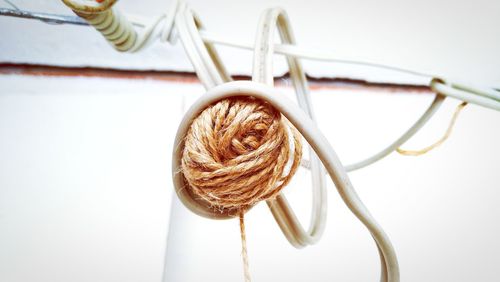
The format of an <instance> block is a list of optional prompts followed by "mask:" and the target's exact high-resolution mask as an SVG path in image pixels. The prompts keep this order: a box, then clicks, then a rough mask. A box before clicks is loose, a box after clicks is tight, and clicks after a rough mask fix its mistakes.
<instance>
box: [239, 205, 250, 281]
mask: <svg viewBox="0 0 500 282" xmlns="http://www.w3.org/2000/svg"><path fill="white" fill-rule="evenodd" d="M240 234H241V257H242V258H243V272H244V275H245V282H251V281H252V279H251V278H250V267H249V264H248V250H247V236H246V232H245V211H244V210H241V211H240Z"/></svg>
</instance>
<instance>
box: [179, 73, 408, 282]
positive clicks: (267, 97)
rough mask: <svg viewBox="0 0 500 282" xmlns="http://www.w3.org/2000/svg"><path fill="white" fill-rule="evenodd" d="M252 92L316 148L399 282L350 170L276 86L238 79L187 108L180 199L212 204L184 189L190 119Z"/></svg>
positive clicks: (388, 276)
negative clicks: (352, 182) (349, 173)
mask: <svg viewBox="0 0 500 282" xmlns="http://www.w3.org/2000/svg"><path fill="white" fill-rule="evenodd" d="M245 96H252V97H255V98H257V99H261V100H264V101H266V102H268V103H270V104H271V105H273V106H274V107H275V108H276V109H278V110H279V111H280V112H281V113H282V114H283V115H284V116H285V117H286V118H287V119H288V120H289V121H290V122H291V123H292V124H293V125H294V126H295V128H297V130H298V131H299V132H300V133H301V134H302V136H303V137H304V138H305V140H306V141H307V142H308V143H309V145H310V146H311V147H312V149H313V150H314V151H315V152H316V154H317V155H318V157H319V159H320V160H321V162H322V164H323V165H324V167H325V168H326V170H327V172H328V174H329V175H330V178H331V179H332V181H333V182H334V184H335V186H336V188H337V191H338V192H339V194H340V196H341V198H342V200H343V201H344V203H345V204H346V205H347V207H348V208H349V209H350V210H351V212H352V213H353V214H354V215H355V216H356V217H357V218H358V219H359V220H360V221H361V222H362V223H363V224H364V225H365V227H366V228H367V229H368V230H369V231H370V233H371V235H372V237H373V238H374V240H375V242H376V244H377V247H378V250H379V253H380V257H381V265H382V275H381V279H382V281H387V282H398V281H400V276H399V265H398V260H397V256H396V253H395V251H394V248H393V246H392V244H391V242H390V239H389V237H388V236H387V235H386V233H385V232H384V230H383V229H382V227H381V226H380V225H379V224H378V223H377V222H376V220H375V219H374V218H373V216H372V215H371V214H370V212H369V211H368V209H367V208H366V207H365V205H364V204H363V202H362V201H361V199H360V198H359V197H358V195H357V193H356V191H355V189H354V187H353V186H352V184H351V182H350V180H349V176H348V175H347V171H346V170H345V168H344V166H343V165H342V164H341V162H340V160H339V159H338V157H337V154H336V153H335V151H334V150H333V148H332V146H331V145H330V143H329V142H328V140H327V139H326V138H325V136H324V135H323V134H322V133H321V131H320V130H319V129H318V127H317V126H316V124H315V123H314V121H313V120H311V118H309V117H308V116H307V114H306V113H305V112H304V111H303V110H301V109H300V108H299V107H298V106H296V105H295V104H294V103H293V102H291V101H290V100H288V99H287V98H285V97H283V96H282V94H280V93H279V92H278V91H277V90H276V89H274V88H272V87H270V86H268V85H265V84H262V83H258V82H249V81H235V82H228V83H225V84H222V85H218V86H216V87H213V88H211V89H209V90H208V91H207V93H206V94H205V95H202V96H201V97H200V98H199V99H198V100H197V101H196V102H195V103H194V104H193V105H192V106H191V108H190V109H189V110H188V111H187V113H186V115H185V116H184V118H183V120H182V122H181V124H180V126H179V129H178V131H177V134H176V137H175V143H174V152H173V157H172V177H173V180H174V186H175V189H176V192H177V195H178V196H179V198H180V200H181V201H182V202H183V203H184V205H185V206H186V207H188V208H189V209H191V210H192V211H194V212H195V213H198V214H202V215H205V216H207V215H208V214H207V211H208V210H209V207H208V206H206V205H204V203H203V201H202V200H201V199H196V198H193V197H192V195H190V194H189V192H188V191H187V190H186V189H184V187H185V185H186V184H185V183H184V179H183V177H182V173H180V167H181V163H180V160H181V155H182V148H183V142H184V136H185V135H186V133H187V131H188V129H189V125H190V124H191V121H192V120H193V119H194V118H195V117H197V116H198V115H199V114H200V113H201V112H202V111H203V110H204V109H205V108H206V107H207V106H209V105H212V104H213V103H215V102H217V101H220V100H223V99H226V98H230V97H245Z"/></svg>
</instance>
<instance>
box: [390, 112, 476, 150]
mask: <svg viewBox="0 0 500 282" xmlns="http://www.w3.org/2000/svg"><path fill="white" fill-rule="evenodd" d="M465 106H467V102H462V103H460V104H459V105H458V106H457V108H456V109H455V112H454V113H453V117H452V118H451V120H450V124H449V125H448V128H447V129H446V132H445V133H444V135H443V136H442V137H441V138H440V139H439V140H438V141H436V142H434V143H433V144H431V145H429V146H427V147H424V148H422V149H420V150H405V149H401V148H397V149H396V151H397V152H398V153H399V154H401V155H403V156H421V155H423V154H425V153H427V152H429V151H431V150H433V149H435V148H436V147H438V146H440V145H441V144H443V143H444V142H445V141H446V140H447V139H448V138H449V137H450V135H451V132H452V131H453V127H454V126H455V123H456V121H457V118H458V115H459V114H460V112H461V111H462V109H463V108H465Z"/></svg>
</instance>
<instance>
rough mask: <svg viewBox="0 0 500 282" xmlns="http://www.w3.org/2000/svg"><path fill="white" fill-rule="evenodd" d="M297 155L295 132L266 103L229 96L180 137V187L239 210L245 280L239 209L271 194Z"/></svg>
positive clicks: (298, 139) (293, 169)
mask: <svg viewBox="0 0 500 282" xmlns="http://www.w3.org/2000/svg"><path fill="white" fill-rule="evenodd" d="M301 159H302V145H301V136H300V134H299V133H298V131H297V130H296V129H295V128H294V127H293V126H291V125H290V123H289V122H288V121H287V120H286V119H285V118H284V117H283V116H282V115H281V113H280V112H279V111H278V110H277V109H275V108H274V107H272V106H271V105H270V104H268V103H266V102H264V101H261V100H258V99H255V98H252V97H247V98H230V99H225V100H222V101H219V102H217V103H216V104H214V105H211V106H209V107H208V108H206V109H205V110H204V111H203V112H201V114H200V115H199V116H198V117H197V118H195V119H194V120H193V122H192V124H191V126H190V128H189V130H188V133H187V134H186V136H185V139H184V149H183V152H182V159H181V169H182V173H183V175H184V178H185V180H186V183H187V184H188V185H187V186H188V187H186V189H189V190H190V192H191V193H192V194H193V195H194V196H196V197H199V198H201V199H203V200H205V201H206V202H208V203H209V204H210V205H211V206H212V207H213V208H214V209H216V210H232V211H234V212H235V213H238V214H239V216H240V232H241V240H242V256H243V264H244V269H245V281H250V273H249V270H248V254H247V249H246V235H245V224H244V213H245V211H247V210H248V209H249V208H250V207H252V206H253V205H255V204H256V203H258V202H259V201H262V200H266V199H270V198H274V197H276V196H277V195H278V194H279V193H280V191H281V190H282V189H283V188H284V187H285V186H286V185H287V184H288V183H289V182H290V180H291V178H292V176H293V175H294V173H295V172H296V171H297V168H298V166H299V164H300V160H301Z"/></svg>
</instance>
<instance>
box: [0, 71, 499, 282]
mask: <svg viewBox="0 0 500 282" xmlns="http://www.w3.org/2000/svg"><path fill="white" fill-rule="evenodd" d="M0 86H1V88H0V136H1V138H0V156H1V158H0V281H6V282H28V281H47V282H48V281H50V282H58V281H61V282H62V281H121V282H126V281H131V282H132V281H151V282H155V281H161V279H162V271H163V264H164V251H165V241H166V237H167V229H168V223H169V220H171V224H170V231H169V232H170V237H169V243H168V253H167V257H166V258H167V273H166V278H167V279H166V281H182V282H185V281H207V280H208V281H242V279H243V277H242V275H243V274H242V263H241V258H240V255H239V253H240V241H239V228H238V222H237V220H228V221H214V220H208V219H204V218H201V217H198V216H196V215H194V214H192V213H190V212H188V211H187V210H186V209H185V208H184V207H183V206H182V205H180V204H179V203H178V202H175V203H176V204H175V205H174V207H173V209H174V212H173V214H174V216H173V217H172V219H170V218H169V214H170V208H171V204H170V203H171V200H172V197H171V196H172V193H173V187H172V184H171V177H170V161H171V158H170V154H171V151H172V142H173V137H174V135H175V131H176V128H177V125H178V122H179V120H180V117H181V114H182V108H184V107H185V106H183V104H184V105H189V104H190V103H191V102H192V101H194V99H195V98H196V97H198V96H199V95H201V94H202V93H203V92H204V90H203V89H202V87H201V86H199V85H196V84H194V85H193V84H174V83H166V82H152V81H128V80H109V79H107V80H101V79H96V78H44V77H29V76H25V77H21V76H15V75H3V76H0ZM283 91H284V92H287V93H288V96H289V97H293V96H292V95H291V93H290V91H289V90H287V89H283ZM311 95H312V99H313V102H314V106H315V109H316V115H317V117H318V120H319V126H320V128H321V129H322V130H323V132H324V134H325V135H326V136H327V137H328V139H329V140H330V142H331V144H332V146H333V147H334V148H335V150H336V151H337V152H338V154H339V156H340V158H341V160H342V161H343V162H344V163H351V162H354V161H356V160H359V159H361V158H363V157H365V156H368V155H369V154H371V153H374V152H376V151H377V150H379V149H381V148H383V147H384V146H385V145H386V144H388V143H389V142H390V141H392V140H393V139H395V138H396V137H397V136H398V134H400V133H401V132H403V131H404V130H405V129H406V127H408V126H409V124H411V123H412V122H413V121H414V120H416V118H417V117H418V116H419V114H420V113H421V112H422V111H423V110H424V109H425V108H426V107H427V105H428V104H429V103H430V101H431V100H432V96H431V95H429V94H424V93H413V94H400V93H397V92H388V91H384V90H376V89H372V90H371V91H369V92H368V91H367V90H366V89H363V88H347V87H346V88H338V89H336V90H328V91H327V90H323V91H314V92H313V93H312V94H311ZM457 104H458V101H453V100H449V101H447V102H446V103H445V105H444V107H443V108H442V109H441V111H440V112H439V113H438V114H437V115H436V117H435V118H434V119H433V120H432V121H431V122H430V124H429V125H428V126H427V127H426V128H425V129H424V130H423V131H422V132H420V133H419V134H418V135H417V136H415V139H413V140H411V141H410V142H409V144H407V145H405V146H404V147H405V148H420V147H423V146H425V145H428V144H429V143H431V142H433V141H435V140H437V139H438V138H439V137H440V136H441V134H442V133H443V132H444V130H445V128H446V126H447V123H448V121H449V118H450V116H451V114H452V112H453V110H454V107H455V106H456V105H457ZM499 122H500V115H499V114H498V113H497V112H495V111H492V110H488V109H483V108H480V107H476V106H472V105H471V106H467V107H466V108H465V109H464V111H463V113H462V114H461V115H460V117H459V120H458V122H457V124H456V128H455V130H454V132H453V134H452V137H451V139H450V140H448V141H447V142H446V143H445V144H444V145H442V146H441V147H439V148H438V149H436V150H435V151H432V152H430V153H428V154H427V155H424V156H422V157H403V156H399V155H397V154H392V155H390V156H389V157H388V158H386V159H384V160H382V161H380V162H379V163H376V164H374V165H372V166H370V167H368V168H364V169H362V170H359V171H355V172H352V173H350V174H349V175H350V176H351V178H352V181H353V184H354V186H355V188H356V189H357V190H358V192H359V195H360V197H361V199H363V200H364V201H365V203H366V205H367V206H368V208H369V209H370V211H371V212H372V213H373V215H374V216H375V218H377V219H378V220H379V222H380V224H381V225H382V226H383V227H384V228H385V230H386V232H387V233H388V235H389V236H390V238H391V239H392V242H393V244H394V246H395V248H396V251H397V254H398V256H399V260H400V265H401V273H402V281H495V280H496V279H497V277H498V276H499V275H500V273H499V270H498V264H499V263H500V244H499V242H498V240H497V238H498V237H499V236H500V224H499V223H498V222H499V221H498V217H499V216H500V208H499V206H498V204H497V203H498V199H499V197H500V193H499V190H498V188H499V184H498V160H499V159H500V151H499V150H498V146H497V145H498V144H499V142H500V135H499V134H498V123H499ZM286 193H287V195H289V196H290V198H291V202H292V205H293V206H294V207H295V208H296V209H297V212H298V213H299V218H300V219H301V220H302V222H305V223H307V221H308V218H309V208H310V207H309V205H310V195H309V193H310V184H309V179H308V173H307V172H306V171H304V170H301V171H299V172H298V174H297V175H296V176H295V177H294V180H293V181H292V183H291V184H290V186H289V187H287V188H286ZM174 199H176V198H175V197H174ZM329 207H330V209H329V212H328V224H327V229H326V232H325V234H324V236H323V239H322V240H321V241H320V242H319V243H318V244H317V245H315V246H312V247H308V248H305V249H301V250H297V249H295V248H293V247H291V246H290V245H289V244H288V242H287V241H286V239H285V238H284V236H283V235H282V234H281V232H280V230H279V228H278V227H277V226H276V224H275V223H274V222H273V219H272V216H271V215H270V213H269V211H268V210H267V207H266V206H265V205H264V204H261V205H258V206H257V207H256V208H254V209H252V210H251V211H250V212H249V213H248V215H247V231H248V235H247V237H248V245H249V255H250V265H251V272H252V275H253V276H254V278H255V281H276V280H278V281H377V280H378V270H379V262H378V255H377V252H376V247H375V245H374V244H373V242H372V239H371V237H370V236H369V234H368V232H366V230H365V229H364V227H363V226H362V225H361V224H360V223H359V222H358V221H357V220H356V219H355V217H354V216H352V215H351V214H350V212H349V211H348V210H347V208H346V207H345V206H344V205H343V203H342V202H341V200H340V198H339V197H338V195H337V193H336V191H335V189H334V187H333V185H332V184H331V183H330V184H329Z"/></svg>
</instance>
